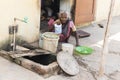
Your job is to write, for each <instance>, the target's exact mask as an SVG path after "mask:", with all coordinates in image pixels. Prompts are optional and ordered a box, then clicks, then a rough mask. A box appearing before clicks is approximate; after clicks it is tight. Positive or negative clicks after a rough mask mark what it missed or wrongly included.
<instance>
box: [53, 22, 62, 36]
mask: <svg viewBox="0 0 120 80" xmlns="http://www.w3.org/2000/svg"><path fill="white" fill-rule="evenodd" d="M54 27H55V33H56V34H61V33H62V24H59V25H58V24H54Z"/></svg>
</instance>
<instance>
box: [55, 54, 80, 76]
mask: <svg viewBox="0 0 120 80" xmlns="http://www.w3.org/2000/svg"><path fill="white" fill-rule="evenodd" d="M57 62H58V64H59V66H60V67H61V69H62V70H63V71H64V72H66V73H67V74H69V75H76V74H78V73H79V64H78V63H77V61H76V60H75V58H74V57H73V56H72V55H71V54H69V53H67V52H59V53H58V54H57Z"/></svg>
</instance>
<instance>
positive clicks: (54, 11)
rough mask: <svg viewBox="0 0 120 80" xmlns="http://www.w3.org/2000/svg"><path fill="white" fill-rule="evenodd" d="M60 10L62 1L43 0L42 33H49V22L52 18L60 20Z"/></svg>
mask: <svg viewBox="0 0 120 80" xmlns="http://www.w3.org/2000/svg"><path fill="white" fill-rule="evenodd" d="M59 8H60V0H41V19H40V20H41V22H40V31H41V32H46V31H48V21H49V19H50V18H54V19H57V18H58V13H59Z"/></svg>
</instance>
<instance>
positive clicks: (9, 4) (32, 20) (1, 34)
mask: <svg viewBox="0 0 120 80" xmlns="http://www.w3.org/2000/svg"><path fill="white" fill-rule="evenodd" d="M39 6H40V4H39V0H1V1H0V44H1V43H2V42H3V41H5V40H7V39H8V37H9V33H8V26H9V25H12V24H13V22H14V17H16V18H20V19H23V18H24V17H28V23H24V22H20V21H17V24H18V25H19V28H18V35H19V36H21V37H22V38H23V39H24V40H26V41H28V42H33V41H35V40H36V39H38V35H39V23H40V7H39Z"/></svg>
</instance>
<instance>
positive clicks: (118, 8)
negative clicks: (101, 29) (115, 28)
mask: <svg viewBox="0 0 120 80" xmlns="http://www.w3.org/2000/svg"><path fill="white" fill-rule="evenodd" d="M110 4H111V0H96V11H95V12H96V15H95V19H96V20H95V21H101V20H104V19H107V17H108V13H109V10H110ZM118 15H120V0H115V6H114V12H113V16H118Z"/></svg>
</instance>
